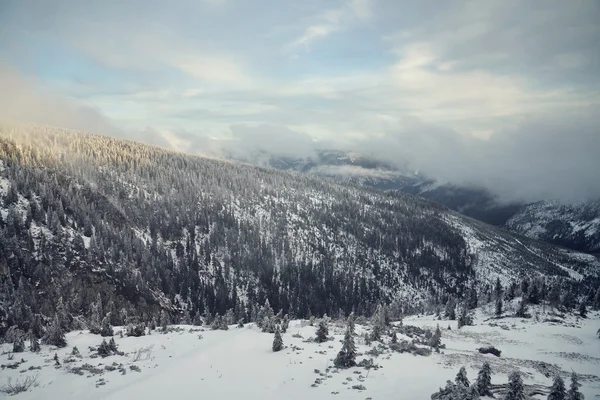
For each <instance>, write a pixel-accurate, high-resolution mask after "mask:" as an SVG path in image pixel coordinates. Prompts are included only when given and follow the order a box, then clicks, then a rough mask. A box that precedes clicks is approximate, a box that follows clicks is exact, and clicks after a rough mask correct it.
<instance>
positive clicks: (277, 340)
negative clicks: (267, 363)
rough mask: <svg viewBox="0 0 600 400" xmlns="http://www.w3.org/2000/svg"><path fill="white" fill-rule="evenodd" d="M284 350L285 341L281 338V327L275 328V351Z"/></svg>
mask: <svg viewBox="0 0 600 400" xmlns="http://www.w3.org/2000/svg"><path fill="white" fill-rule="evenodd" d="M281 349H283V339H282V338H281V331H280V330H279V325H278V326H277V327H275V335H274V336H273V351H274V352H277V351H280V350H281Z"/></svg>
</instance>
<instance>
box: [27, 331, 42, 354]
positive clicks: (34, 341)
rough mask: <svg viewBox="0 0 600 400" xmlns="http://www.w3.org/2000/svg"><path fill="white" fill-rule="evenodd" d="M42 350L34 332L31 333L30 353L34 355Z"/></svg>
mask: <svg viewBox="0 0 600 400" xmlns="http://www.w3.org/2000/svg"><path fill="white" fill-rule="evenodd" d="M40 350H41V347H40V341H39V340H38V338H37V337H36V336H35V335H34V334H33V332H29V351H31V352H33V353H37V352H39V351H40Z"/></svg>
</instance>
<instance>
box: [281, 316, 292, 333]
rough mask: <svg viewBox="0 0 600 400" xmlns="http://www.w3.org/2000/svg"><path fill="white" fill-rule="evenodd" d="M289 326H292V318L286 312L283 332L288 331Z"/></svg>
mask: <svg viewBox="0 0 600 400" xmlns="http://www.w3.org/2000/svg"><path fill="white" fill-rule="evenodd" d="M289 326H290V318H289V317H288V315H287V314H285V315H284V316H283V319H282V320H281V333H286V332H287V330H288V328H289Z"/></svg>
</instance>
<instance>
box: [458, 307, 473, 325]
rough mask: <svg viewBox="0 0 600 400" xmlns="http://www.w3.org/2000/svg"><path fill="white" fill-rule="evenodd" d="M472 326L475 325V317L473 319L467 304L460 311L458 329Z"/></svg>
mask: <svg viewBox="0 0 600 400" xmlns="http://www.w3.org/2000/svg"><path fill="white" fill-rule="evenodd" d="M472 324H473V317H471V316H470V315H469V311H468V308H467V306H466V304H465V305H463V306H462V307H461V309H460V315H459V316H458V328H459V329H460V328H462V327H463V326H465V325H472Z"/></svg>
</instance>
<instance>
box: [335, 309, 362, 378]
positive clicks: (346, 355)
mask: <svg viewBox="0 0 600 400" xmlns="http://www.w3.org/2000/svg"><path fill="white" fill-rule="evenodd" d="M333 364H334V365H335V366H336V367H337V368H350V367H353V366H355V365H356V345H355V344H354V313H352V314H350V316H349V317H348V322H347V325H346V334H345V335H344V342H343V344H342V349H341V350H340V352H339V353H338V355H337V356H336V357H335V360H334V361H333Z"/></svg>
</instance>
